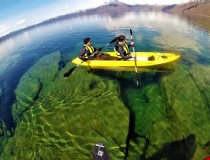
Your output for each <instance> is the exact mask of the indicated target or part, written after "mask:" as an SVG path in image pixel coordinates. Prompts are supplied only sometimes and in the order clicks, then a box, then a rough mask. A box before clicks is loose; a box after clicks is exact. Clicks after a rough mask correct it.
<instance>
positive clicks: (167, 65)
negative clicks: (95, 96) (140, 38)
mask: <svg viewBox="0 0 210 160" xmlns="http://www.w3.org/2000/svg"><path fill="white" fill-rule="evenodd" d="M104 53H105V54H109V55H110V56H113V57H116V54H115V52H104ZM134 55H135V54H134V53H133V52H131V56H132V57H134ZM151 57H152V59H151ZM179 59H180V55H179V54H176V53H160V52H136V64H137V69H138V71H141V72H142V71H151V70H154V71H168V70H174V66H173V64H174V63H175V62H176V61H178V60H179ZM72 62H73V63H75V64H77V65H78V64H80V63H81V62H82V60H81V59H79V58H78V57H77V58H75V59H73V60H72ZM80 65H81V66H87V67H90V68H93V69H105V70H117V71H134V67H135V61H134V58H131V59H129V60H88V61H85V62H83V63H81V64H80Z"/></svg>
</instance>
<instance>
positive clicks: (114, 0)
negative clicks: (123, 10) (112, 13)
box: [103, 0, 126, 5]
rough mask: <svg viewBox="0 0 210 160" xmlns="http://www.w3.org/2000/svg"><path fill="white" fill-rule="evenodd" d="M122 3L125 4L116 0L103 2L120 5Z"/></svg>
mask: <svg viewBox="0 0 210 160" xmlns="http://www.w3.org/2000/svg"><path fill="white" fill-rule="evenodd" d="M122 4H126V3H123V2H119V1H118V0H108V1H106V2H104V4H103V5H122Z"/></svg>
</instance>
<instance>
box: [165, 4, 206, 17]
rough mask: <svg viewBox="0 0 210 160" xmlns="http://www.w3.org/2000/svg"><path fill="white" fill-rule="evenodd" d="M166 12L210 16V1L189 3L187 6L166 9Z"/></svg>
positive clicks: (180, 5)
mask: <svg viewBox="0 0 210 160" xmlns="http://www.w3.org/2000/svg"><path fill="white" fill-rule="evenodd" d="M163 10H164V11H168V12H172V13H184V14H196V15H203V16H210V1H209V0H206V1H205V2H197V1H196V2H189V3H185V4H179V5H174V6H173V7H171V8H168V9H167V8H164V9H163Z"/></svg>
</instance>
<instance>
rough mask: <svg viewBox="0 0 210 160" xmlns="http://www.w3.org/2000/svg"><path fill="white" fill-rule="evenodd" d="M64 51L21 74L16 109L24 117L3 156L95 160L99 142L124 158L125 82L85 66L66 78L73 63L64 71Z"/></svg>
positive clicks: (14, 112) (16, 114)
mask: <svg viewBox="0 0 210 160" xmlns="http://www.w3.org/2000/svg"><path fill="white" fill-rule="evenodd" d="M59 55H60V54H59V53H58V52H57V53H52V54H50V55H47V56H44V57H43V58H41V59H40V60H39V61H38V62H37V63H36V64H35V65H34V66H32V67H31V68H30V69H29V70H28V72H27V73H25V75H24V76H23V77H22V78H21V81H20V83H19V85H18V87H17V89H16V97H17V102H16V103H15V104H14V106H13V115H14V116H15V117H16V119H17V117H19V116H20V115H22V117H21V119H19V120H18V121H17V127H16V130H15V134H14V136H13V137H12V138H10V139H9V141H8V143H7V145H6V146H5V147H4V151H3V153H2V156H1V157H2V159H62V160H65V159H66V160H70V159H78V160H79V159H82V160H85V159H87V160H89V159H91V158H92V156H91V150H92V147H93V146H94V144H95V143H98V142H102V143H104V144H105V146H106V148H107V149H108V151H109V153H110V155H111V157H112V158H113V159H123V158H124V153H125V148H126V145H125V143H126V137H127V134H128V125H129V112H128V110H127V108H126V107H125V105H124V103H123V102H122V101H121V100H120V88H119V84H118V83H117V81H114V80H110V79H107V78H101V77H99V76H96V75H94V74H92V73H88V70H87V69H86V68H83V67H78V68H77V69H76V70H75V71H74V72H73V73H72V74H71V75H70V76H69V77H68V78H67V79H64V77H63V73H64V72H65V71H66V70H67V69H69V68H70V67H72V66H71V65H69V64H68V65H67V66H66V67H65V68H64V69H61V70H60V71H58V70H59V64H58V63H59V59H60V58H59Z"/></svg>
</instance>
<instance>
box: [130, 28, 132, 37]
mask: <svg viewBox="0 0 210 160" xmlns="http://www.w3.org/2000/svg"><path fill="white" fill-rule="evenodd" d="M130 34H131V36H132V35H133V31H132V30H131V28H130Z"/></svg>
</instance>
